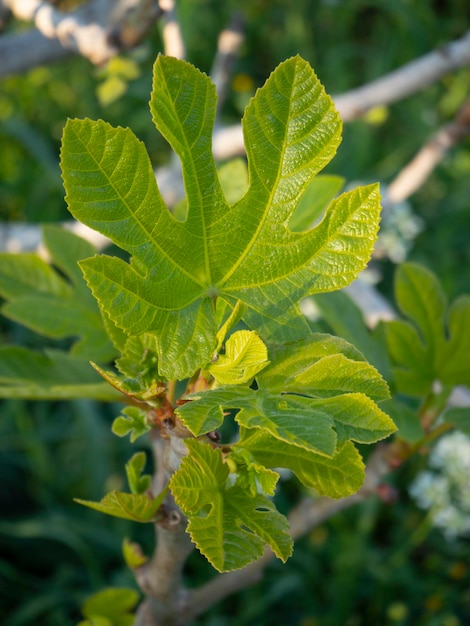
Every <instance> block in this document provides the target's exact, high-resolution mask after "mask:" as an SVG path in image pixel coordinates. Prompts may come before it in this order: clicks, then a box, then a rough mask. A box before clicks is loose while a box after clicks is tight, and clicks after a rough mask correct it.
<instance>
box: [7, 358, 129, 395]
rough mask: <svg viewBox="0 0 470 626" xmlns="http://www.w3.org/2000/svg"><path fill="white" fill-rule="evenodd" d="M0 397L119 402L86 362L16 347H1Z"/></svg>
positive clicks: (112, 390) (110, 388)
mask: <svg viewBox="0 0 470 626" xmlns="http://www.w3.org/2000/svg"><path fill="white" fill-rule="evenodd" d="M0 397H2V398H35V399H37V400H69V399H72V398H94V399H95V400H103V401H106V402H118V401H119V400H120V398H121V396H120V394H118V393H117V392H116V391H115V390H114V389H113V388H112V387H110V386H109V385H108V384H107V383H104V382H102V379H101V378H100V377H99V376H98V374H97V373H96V372H95V371H94V370H93V368H92V367H91V365H90V363H89V362H88V361H86V360H84V359H81V358H78V357H76V356H73V355H70V354H67V353H65V352H61V351H58V350H45V351H44V352H43V353H42V352H37V351H34V350H29V349H28V348H21V347H19V346H2V347H0Z"/></svg>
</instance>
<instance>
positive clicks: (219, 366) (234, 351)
mask: <svg viewBox="0 0 470 626" xmlns="http://www.w3.org/2000/svg"><path fill="white" fill-rule="evenodd" d="M268 363H269V361H268V350H267V348H266V346H265V344H264V343H263V342H262V341H261V339H260V338H259V337H258V335H257V334H256V333H255V332H253V331H249V330H240V331H238V332H236V333H234V334H233V335H232V336H231V337H230V338H229V339H228V340H227V342H226V344H225V354H222V355H220V356H219V358H218V361H216V362H215V363H211V364H210V365H209V367H208V368H207V369H208V371H209V372H210V373H211V374H212V376H213V377H214V378H215V380H216V381H217V382H218V383H219V384H220V385H242V384H244V383H249V382H251V381H252V380H253V377H254V376H255V375H256V374H257V373H258V372H260V371H261V370H262V369H263V368H265V367H266V365H267V364H268Z"/></svg>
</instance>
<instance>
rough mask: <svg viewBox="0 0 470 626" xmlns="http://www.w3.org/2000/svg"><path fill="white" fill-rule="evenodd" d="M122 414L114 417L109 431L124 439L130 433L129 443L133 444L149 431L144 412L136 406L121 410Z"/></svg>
mask: <svg viewBox="0 0 470 626" xmlns="http://www.w3.org/2000/svg"><path fill="white" fill-rule="evenodd" d="M122 413H123V415H121V416H120V417H116V419H115V420H114V422H113V425H112V429H111V430H112V431H113V433H114V434H115V435H117V436H118V437H125V436H126V435H128V434H129V433H130V440H131V443H134V441H136V440H137V439H138V438H139V437H142V435H145V433H147V432H148V431H149V430H150V428H151V426H150V425H149V423H148V421H147V413H146V411H143V410H142V409H139V408H138V407H136V406H128V407H126V408H124V409H123V410H122Z"/></svg>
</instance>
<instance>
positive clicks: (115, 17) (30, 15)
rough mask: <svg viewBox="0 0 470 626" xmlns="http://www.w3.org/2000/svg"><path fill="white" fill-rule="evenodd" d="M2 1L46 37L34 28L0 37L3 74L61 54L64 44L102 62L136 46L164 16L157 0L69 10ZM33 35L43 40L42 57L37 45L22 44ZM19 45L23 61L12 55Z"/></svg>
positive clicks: (97, 1)
mask: <svg viewBox="0 0 470 626" xmlns="http://www.w3.org/2000/svg"><path fill="white" fill-rule="evenodd" d="M4 1H5V2H6V4H7V6H8V7H9V8H10V10H11V12H12V13H13V14H14V15H15V17H16V18H17V19H19V20H24V21H30V22H33V23H34V25H35V26H36V28H37V30H38V31H39V33H41V35H42V37H39V38H38V35H37V31H34V30H33V31H30V32H29V33H20V34H18V35H16V34H15V35H10V36H9V37H8V38H6V40H5V39H4V38H2V39H0V77H2V76H7V75H8V74H11V73H13V72H15V71H18V68H24V69H29V68H31V67H35V66H36V65H38V64H40V63H44V61H45V60H46V61H47V62H49V61H51V60H52V59H53V54H56V55H57V56H58V57H62V56H63V55H64V53H63V52H62V51H61V48H64V49H65V50H67V51H68V53H69V54H81V55H82V56H84V57H86V58H88V59H89V60H90V61H91V62H92V63H94V64H97V65H101V64H103V63H105V62H106V61H108V60H109V59H110V58H111V57H113V56H115V55H116V54H117V53H118V52H119V51H120V50H125V49H129V48H132V47H134V46H136V45H137V44H138V43H139V42H140V41H142V39H143V38H144V37H145V35H146V34H147V32H148V30H149V28H150V27H151V26H152V25H153V23H154V22H155V21H156V20H157V19H158V18H159V17H160V15H161V9H160V6H159V3H158V1H157V0H90V1H89V2H87V3H86V4H84V5H82V6H80V7H78V8H77V9H76V10H74V11H70V12H62V11H60V10H58V9H57V8H55V7H54V6H52V5H51V4H50V3H49V2H45V1H44V0H4ZM31 39H35V40H38V41H40V42H41V48H40V53H41V55H39V54H38V50H37V49H36V48H35V47H29V48H26V46H25V45H24V44H25V40H31ZM48 42H49V43H48ZM58 42H59V43H60V46H58V45H57V44H58ZM30 43H31V42H30ZM15 44H16V46H17V50H18V54H19V55H20V56H21V62H20V63H18V62H17V61H16V60H15V58H14V57H15V54H16V53H15V54H12V51H14V50H15ZM20 44H23V46H22V47H19V48H18V46H20ZM28 53H29V54H28Z"/></svg>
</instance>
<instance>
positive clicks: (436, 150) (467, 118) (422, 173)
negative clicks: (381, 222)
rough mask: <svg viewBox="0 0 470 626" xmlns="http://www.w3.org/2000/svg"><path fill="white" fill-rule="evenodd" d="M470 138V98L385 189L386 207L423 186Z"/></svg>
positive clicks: (407, 196) (405, 197)
mask: <svg viewBox="0 0 470 626" xmlns="http://www.w3.org/2000/svg"><path fill="white" fill-rule="evenodd" d="M469 134H470V98H469V99H468V100H467V101H466V102H465V104H464V105H463V107H462V108H461V110H460V111H459V113H458V114H457V116H456V117H455V119H454V120H453V121H452V122H450V123H449V124H446V125H445V126H443V127H442V128H441V129H439V130H438V132H437V133H435V134H434V135H433V136H432V137H431V139H430V140H429V141H428V142H427V143H426V144H425V145H424V146H423V147H422V148H421V150H420V151H419V152H418V153H417V154H416V156H415V157H414V158H413V159H412V161H410V163H408V165H406V167H404V168H403V169H402V170H401V171H400V173H399V174H398V176H396V178H395V179H394V180H393V181H392V182H391V183H390V185H389V186H388V189H387V197H386V203H387V204H395V203H397V202H402V201H403V200H406V199H407V198H409V197H410V196H411V195H412V194H414V193H415V192H416V191H417V190H418V189H419V188H420V187H422V186H423V185H424V183H425V182H426V180H427V179H428V178H429V176H430V175H431V173H432V172H433V171H434V169H435V168H436V166H437V165H439V163H440V162H441V161H442V159H443V158H444V156H445V155H446V154H447V152H448V151H449V150H450V148H453V147H454V146H455V145H456V144H457V143H458V142H459V141H462V140H463V139H465V138H466V137H468V135H469Z"/></svg>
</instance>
